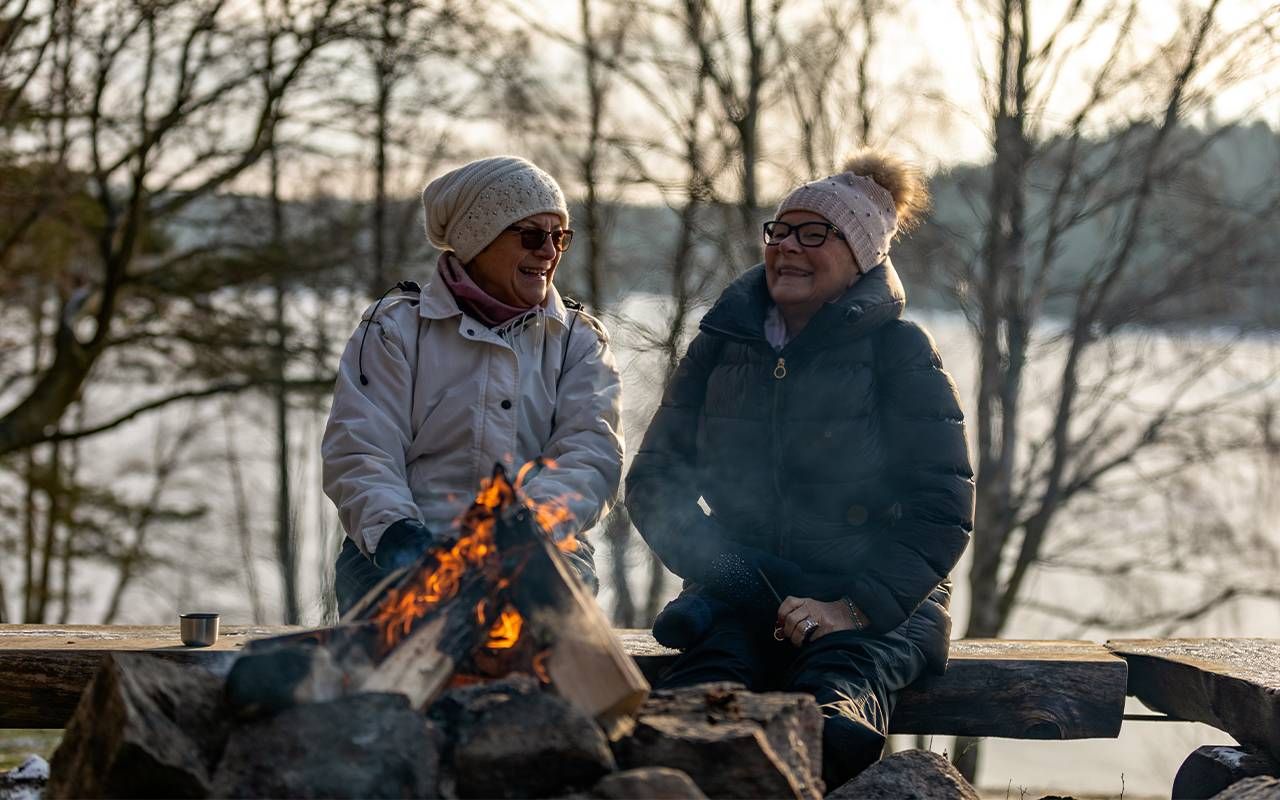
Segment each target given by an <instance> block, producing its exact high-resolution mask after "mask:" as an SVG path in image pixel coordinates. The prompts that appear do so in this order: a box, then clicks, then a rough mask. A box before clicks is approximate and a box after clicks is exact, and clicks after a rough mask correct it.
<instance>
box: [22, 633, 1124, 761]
mask: <svg viewBox="0 0 1280 800" xmlns="http://www.w3.org/2000/svg"><path fill="white" fill-rule="evenodd" d="M298 630H301V629H299V628H291V627H284V626H275V627H235V626H232V627H227V628H224V629H223V634H222V636H221V637H220V638H219V640H218V643H217V645H215V646H214V647H213V648H189V647H183V646H182V645H181V643H180V642H179V641H178V628H177V625H176V624H175V625H173V626H171V627H166V626H139V627H110V628H100V627H94V626H68V627H64V628H47V627H30V626H17V625H0V728H13V727H33V728H56V727H60V726H61V725H62V724H64V722H65V721H66V719H68V718H69V717H70V714H71V711H72V710H73V709H74V707H75V703H76V701H77V699H78V697H79V693H80V691H81V689H82V688H83V687H84V685H85V684H87V683H88V681H89V678H90V677H91V676H92V675H93V672H94V670H96V669H97V666H98V661H99V659H100V658H101V656H102V655H103V653H105V652H119V651H138V650H146V651H150V652H155V653H158V654H159V655H162V656H164V657H168V658H175V659H179V660H182V661H188V662H194V663H200V664H202V665H204V666H206V667H207V668H210V669H213V670H215V671H225V670H226V669H227V668H229V666H230V661H231V659H233V658H234V655H235V652H236V651H237V650H238V649H239V648H240V647H241V646H243V644H244V642H246V641H248V640H250V639H253V638H260V637H267V636H277V635H281V634H284V633H289V632H295V631H298ZM618 634H619V637H620V638H621V640H622V643H623V647H624V649H625V650H626V651H627V652H628V653H630V654H631V655H632V656H634V657H635V659H636V662H637V663H638V664H639V666H640V668H641V671H642V672H644V674H645V675H646V676H647V677H648V678H649V679H650V680H653V679H655V678H656V677H657V676H658V675H660V674H661V672H662V670H663V669H665V667H666V666H667V665H668V664H670V663H671V660H672V659H673V658H674V657H675V653H674V651H672V650H668V649H666V648H664V647H662V646H660V645H658V644H657V642H655V641H654V640H653V637H652V635H650V633H649V631H647V630H622V631H618ZM68 642H70V644H68ZM951 653H952V657H951V668H950V669H949V670H948V671H947V674H946V675H945V676H942V677H940V678H932V677H931V678H926V679H925V680H923V681H921V682H920V683H919V684H917V685H915V686H912V687H910V688H908V689H907V690H905V691H904V692H903V693H902V695H901V698H900V700H899V704H898V708H897V709H896V710H895V712H894V716H893V720H892V725H891V728H892V730H893V731H894V732H895V733H933V734H938V735H947V734H964V735H973V736H1003V737H1010V738H1039V739H1070V738H1088V737H1112V736H1115V735H1116V734H1117V732H1118V731H1119V729H1120V723H1121V719H1122V714H1123V710H1124V694H1125V687H1126V685H1127V680H1126V674H1127V668H1126V666H1125V662H1124V660H1123V659H1121V658H1119V657H1117V656H1114V655H1112V654H1111V653H1109V652H1108V651H1107V649H1106V648H1105V647H1103V646H1102V645H1099V644H1093V643H1089V642H1034V641H1001V640H987V641H983V640H962V641H957V642H953V643H952V650H951Z"/></svg>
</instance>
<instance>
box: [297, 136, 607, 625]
mask: <svg viewBox="0 0 1280 800" xmlns="http://www.w3.org/2000/svg"><path fill="white" fill-rule="evenodd" d="M422 201H423V205H424V207H425V209H426V226H427V235H428V238H429V239H430V240H431V243H432V244H433V245H435V246H436V247H438V248H440V249H441V250H442V251H443V252H442V253H441V255H440V259H439V262H438V264H437V269H436V272H435V274H434V275H433V276H432V278H431V280H430V281H429V282H428V283H427V284H426V285H425V286H424V287H422V288H421V289H420V290H419V289H418V288H417V287H416V286H415V285H413V284H409V283H401V284H398V288H400V289H401V291H400V293H398V294H394V295H392V296H390V297H387V298H386V299H385V300H383V301H381V302H380V303H375V304H374V306H373V307H372V308H371V309H370V310H369V311H368V312H366V313H365V315H364V318H363V319H362V320H361V324H360V325H359V326H358V327H357V329H356V331H355V333H354V334H353V335H352V337H351V340H350V341H349V342H348V343H347V348H346V351H345V352H344V353H343V356H342V361H341V364H340V365H339V368H338V380H337V385H336V386H335V388H334V396H333V407H332V410H331V412H330V414H329V422H328V425H327V427H326V428H325V433H324V440H323V443H322V446H321V453H322V455H323V457H324V488H325V493H326V494H328V496H329V498H330V499H331V500H333V502H334V504H335V505H336V506H337V508H338V516H339V519H340V520H341V522H342V526H343V528H344V530H345V531H346V533H347V538H346V540H345V542H344V543H343V547H342V552H341V553H340V554H339V556H338V560H337V565H336V569H337V574H336V580H335V588H336V593H337V596H338V609H339V611H340V612H344V613H345V611H346V610H347V609H348V608H350V607H351V605H353V604H354V603H355V602H356V601H357V600H359V599H360V598H361V597H362V596H363V595H364V594H365V593H366V592H367V591H368V590H370V589H371V588H372V587H373V586H374V585H375V584H376V583H377V582H378V581H379V580H381V579H382V577H383V576H385V574H386V573H387V572H388V571H389V570H391V569H394V568H395V567H397V566H400V565H402V564H405V563H408V562H409V561H411V560H412V559H414V558H417V557H418V556H419V555H420V554H421V553H422V552H423V550H424V549H425V548H427V547H428V546H429V545H430V544H431V542H432V537H433V534H439V533H443V532H445V531H447V530H449V528H450V527H451V525H452V522H453V520H454V519H456V518H457V516H458V515H459V513H460V512H461V511H463V510H464V509H465V508H466V507H467V505H468V504H469V503H470V501H471V500H472V498H473V497H474V496H475V492H476V490H477V488H478V487H479V485H480V481H481V479H482V478H484V477H487V476H488V475H490V474H491V473H492V470H493V465H494V464H495V463H502V464H505V465H506V466H507V467H508V469H515V468H518V467H519V466H520V465H522V464H523V463H525V462H527V461H531V460H533V459H534V458H537V457H539V456H542V457H544V458H546V459H550V460H552V461H554V466H547V467H544V468H543V469H542V470H541V471H540V472H538V473H537V474H536V475H534V476H533V477H531V478H529V479H528V480H526V482H525V484H524V492H525V494H526V495H527V496H529V497H530V498H531V499H532V500H534V501H545V500H551V499H559V500H561V501H563V502H566V503H567V504H568V506H569V510H570V511H571V512H572V513H573V516H574V519H573V521H572V523H569V524H566V526H564V527H562V528H561V529H559V530H557V531H555V532H554V533H555V535H556V536H558V537H559V536H566V535H569V534H571V533H572V534H576V535H577V537H578V539H579V542H580V546H579V548H578V550H577V552H575V553H571V554H567V555H566V558H568V559H569V560H570V563H571V564H572V565H573V566H574V567H575V568H576V569H577V570H578V573H579V574H580V575H582V577H583V578H584V580H585V581H586V582H587V583H588V585H590V586H591V587H592V588H593V589H594V588H595V587H596V585H597V584H596V579H595V574H594V573H595V568H594V564H593V562H592V557H591V553H592V550H591V546H590V544H589V543H588V542H587V540H586V538H585V536H584V535H583V531H584V530H585V529H587V528H589V527H591V526H592V525H593V524H594V523H595V522H596V521H597V520H598V519H599V518H600V517H601V515H602V514H604V513H605V511H606V510H607V508H608V506H609V504H610V503H611V502H612V501H613V499H614V497H615V495H616V493H617V488H618V482H619V478H620V475H621V469H622V431H621V388H622V387H621V381H620V379H619V376H618V369H617V366H616V364H615V362H614V358H613V354H612V352H611V351H610V350H609V344H608V340H607V337H606V334H605V331H604V328H603V327H602V326H601V325H600V323H599V322H597V321H596V320H595V319H593V318H592V317H590V316H588V315H587V314H585V313H584V312H583V311H582V310H581V309H580V308H578V307H576V305H574V306H573V307H570V306H568V305H566V303H565V301H564V300H563V299H562V298H561V297H560V295H559V293H558V292H557V291H556V289H555V287H554V286H553V285H552V279H553V278H554V275H555V269H556V265H557V264H558V263H559V261H560V256H561V254H562V253H563V252H564V251H565V249H566V248H568V246H569V242H570V241H571V239H572V237H573V232H572V231H571V230H569V213H568V208H567V206H566V204H565V200H564V194H563V193H562V192H561V191H560V187H559V186H558V185H557V184H556V182H555V180H553V179H552V178H551V176H550V175H548V174H547V173H545V172H543V171H542V170H541V169H539V168H538V167H536V166H534V165H533V164H531V163H529V162H528V161H525V160H523V159H519V158H514V157H508V156H503V157H497V158H486V159H481V160H479V161H474V162H472V163H470V164H467V165H465V166H463V167H460V168H458V169H455V170H453V171H451V172H448V173H446V174H444V175H442V176H440V177H439V178H436V179H435V180H434V181H432V182H431V183H430V184H428V186H427V187H426V189H424V190H423V192H422Z"/></svg>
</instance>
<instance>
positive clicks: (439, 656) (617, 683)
mask: <svg viewBox="0 0 1280 800" xmlns="http://www.w3.org/2000/svg"><path fill="white" fill-rule="evenodd" d="M522 475H523V471H522ZM518 487H519V481H517V483H515V484H512V483H511V482H510V481H509V480H508V479H507V476H506V473H505V471H504V470H503V469H502V468H501V467H500V466H499V467H496V468H495V470H494V474H493V477H492V478H490V479H488V480H486V481H485V482H484V484H483V485H482V487H481V490H480V492H479V494H478V495H477V497H476V499H475V502H474V503H472V505H471V507H470V508H469V509H468V510H467V512H466V513H465V514H464V515H463V516H462V518H461V519H460V520H459V522H458V526H457V536H456V538H454V539H452V540H450V541H448V542H445V543H444V544H443V545H441V546H439V547H436V548H434V549H433V550H432V551H430V552H428V553H426V554H424V555H423V557H422V558H421V559H420V560H419V561H418V562H417V563H415V564H412V565H410V566H408V567H406V568H404V569H402V570H400V571H398V572H396V573H394V574H392V575H390V576H388V578H387V579H386V580H385V581H384V582H383V583H382V584H381V585H380V586H379V587H377V588H375V589H374V590H373V591H371V592H370V593H369V595H367V596H366V597H365V598H363V599H362V600H361V601H360V602H358V603H357V604H356V605H355V606H354V607H353V608H352V609H351V610H350V611H349V612H348V613H347V615H346V616H344V617H343V619H342V621H341V622H340V624H339V625H338V626H337V627H335V628H330V629H326V630H321V631H311V632H306V633H303V634H296V635H293V636H289V637H280V638H277V639H271V640H259V641H257V642H254V643H252V644H251V645H250V646H249V647H248V648H246V653H245V655H244V656H242V657H241V659H239V660H238V661H237V663H236V665H235V666H234V667H233V668H232V671H231V675H230V676H229V677H228V698H229V700H230V703H231V705H232V707H233V708H234V709H235V710H236V712H237V714H238V715H239V716H242V717H243V716H250V717H251V716H254V715H258V714H262V713H273V712H277V711H279V710H281V709H283V708H287V707H289V706H290V705H292V704H296V703H300V702H320V701H328V700H333V699H335V698H337V697H341V696H343V695H346V694H351V693H354V692H360V691H366V692H398V693H400V694H404V695H406V696H407V697H408V698H409V700H410V703H411V704H412V706H413V707H414V708H418V709H422V708H425V707H426V706H427V705H429V704H430V703H431V702H432V701H433V700H434V699H435V698H436V697H437V696H439V694H440V693H441V692H442V691H443V690H444V689H445V688H446V687H448V686H449V685H459V684H466V683H469V682H474V681H478V680H490V679H493V678H498V677H502V676H503V675H506V674H509V673H512V672H521V673H526V674H532V675H536V676H537V677H538V678H539V679H540V680H541V681H542V682H543V683H547V684H551V686H552V687H553V688H554V689H555V690H556V691H557V692H558V693H560V694H561V695H562V696H563V697H565V698H566V699H567V700H569V701H570V702H571V703H573V704H574V705H575V706H577V707H578V708H580V709H582V710H583V711H585V712H587V713H588V714H590V715H592V716H594V717H595V718H596V719H597V721H599V722H600V724H601V725H602V726H603V727H604V728H605V730H606V731H607V732H609V734H610V736H611V737H616V736H618V735H620V734H621V733H622V732H623V731H624V730H625V727H626V720H627V719H628V715H630V714H631V712H633V711H634V710H635V709H636V708H638V707H639V706H640V704H641V703H643V702H644V699H645V697H647V695H648V690H649V685H648V683H647V682H646V681H645V679H644V676H643V675H642V674H641V673H640V670H639V668H638V667H637V666H636V664H635V662H634V661H633V660H632V659H631V657H630V656H628V655H627V654H626V652H625V651H624V650H623V648H622V645H621V643H620V642H619V641H618V639H617V637H616V636H615V635H614V633H613V630H612V628H611V626H610V625H609V622H608V620H607V619H605V617H604V615H603V613H602V612H601V611H600V609H599V607H598V606H597V605H596V603H595V599H594V598H593V597H592V596H591V594H590V592H588V591H587V589H586V588H585V587H584V586H583V585H582V582H581V580H580V579H579V578H578V577H577V575H575V574H574V573H573V571H572V570H570V569H569V568H568V567H567V566H566V565H565V563H564V561H563V559H562V558H561V557H560V554H559V553H558V552H557V551H558V549H560V548H564V549H571V548H573V547H574V546H576V543H575V542H574V540H573V539H572V537H570V538H569V539H568V540H566V541H563V542H561V543H559V544H556V543H554V542H552V540H551V537H550V535H549V533H548V532H547V531H548V528H549V527H553V526H554V525H555V524H556V523H557V522H558V521H561V520H562V519H563V518H564V515H565V514H566V513H567V512H566V511H565V510H564V509H563V508H562V507H560V506H558V505H557V504H554V503H552V504H547V505H543V506H536V505H532V504H530V503H528V502H527V501H526V500H524V499H523V498H522V497H521V496H520V494H519V491H518Z"/></svg>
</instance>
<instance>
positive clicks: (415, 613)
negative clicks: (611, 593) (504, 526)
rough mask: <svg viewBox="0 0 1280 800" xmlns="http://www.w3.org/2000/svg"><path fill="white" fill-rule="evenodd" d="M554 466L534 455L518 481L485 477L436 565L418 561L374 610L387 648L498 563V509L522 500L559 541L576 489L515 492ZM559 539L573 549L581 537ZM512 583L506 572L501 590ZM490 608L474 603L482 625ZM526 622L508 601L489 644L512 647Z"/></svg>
mask: <svg viewBox="0 0 1280 800" xmlns="http://www.w3.org/2000/svg"><path fill="white" fill-rule="evenodd" d="M555 466H556V462H555V461H553V460H551V459H534V460H533V461H530V462H528V463H526V464H525V465H524V466H522V467H521V468H520V470H519V472H518V473H517V475H516V480H515V482H514V483H511V482H509V481H508V480H507V478H506V475H505V473H504V472H502V471H501V470H497V471H495V473H494V475H493V477H490V478H486V479H484V480H483V481H481V484H480V491H479V492H478V493H477V494H476V498H475V501H474V502H472V504H471V506H470V507H469V508H467V510H466V511H465V512H463V513H462V514H461V515H460V516H459V518H458V519H457V520H455V524H456V525H457V527H458V529H459V530H460V531H462V532H463V535H462V536H461V537H460V538H459V539H458V540H457V541H456V542H455V543H454V544H453V545H452V546H451V547H450V548H449V549H448V550H443V549H441V550H437V551H436V552H435V553H434V561H435V564H434V565H431V564H430V563H428V564H423V565H420V566H419V567H418V572H417V574H415V575H414V576H413V577H412V578H411V579H410V580H408V581H406V582H404V583H403V584H402V585H401V586H400V587H398V588H395V589H392V590H391V591H390V592H388V593H387V597H386V598H385V599H384V600H383V601H382V603H381V604H380V605H379V607H378V610H377V612H375V614H374V615H373V620H374V622H376V623H377V624H378V625H379V627H380V630H381V633H382V640H383V645H384V647H385V648H386V650H390V649H392V648H394V647H395V646H396V645H397V644H399V642H400V641H401V640H403V639H404V637H406V636H408V635H409V633H410V631H411V630H412V629H413V626H414V624H415V623H416V622H417V621H418V620H420V619H422V618H423V617H425V616H426V615H427V614H429V613H431V611H432V610H433V609H435V608H436V607H437V606H439V605H440V604H441V603H445V602H448V601H449V600H451V599H452V598H453V597H455V596H456V595H457V593H458V590H459V589H460V588H461V585H462V580H463V577H464V576H465V575H466V574H467V573H468V572H470V571H472V570H476V569H484V568H485V567H486V565H490V566H491V565H493V564H494V563H495V562H494V559H493V558H492V556H493V555H494V554H495V553H496V552H497V548H496V546H495V543H494V538H493V536H494V527H495V525H496V512H497V511H498V510H499V509H502V508H505V507H507V506H509V505H511V504H512V503H515V502H522V503H523V504H524V505H525V507H527V508H528V509H529V510H530V511H531V512H532V514H533V517H534V520H535V521H536V522H537V523H538V525H539V526H540V527H541V528H542V530H543V531H544V532H546V533H547V534H548V536H550V537H551V538H552V539H553V541H555V539H554V530H555V528H556V527H557V526H561V525H564V524H565V523H567V522H571V521H572V520H573V519H574V515H573V513H572V512H571V511H570V510H569V505H568V502H567V500H568V499H572V498H574V497H576V495H567V496H566V497H560V498H553V499H551V500H545V501H540V502H535V501H533V500H530V499H528V498H525V497H522V496H520V494H519V493H518V492H517V490H518V489H519V488H520V487H521V486H522V485H523V483H524V481H525V479H526V478H528V477H529V475H530V473H531V472H532V471H533V470H534V469H535V468H537V467H550V468H555ZM555 544H556V547H558V548H559V549H560V550H561V551H564V552H573V551H574V550H576V549H577V548H578V540H577V538H576V537H575V536H574V535H573V534H569V535H567V536H565V537H564V538H562V539H560V540H558V541H555ZM509 586H510V580H509V579H508V578H505V577H504V578H502V579H500V580H499V581H498V582H497V591H498V592H501V591H503V590H505V589H507V588H508V587H509ZM487 611H488V609H487V608H486V601H481V602H480V603H478V604H477V605H476V607H475V615H476V621H477V624H478V625H485V624H486V623H487V621H488V620H487V617H488V614H487ZM523 622H524V620H523V619H522V618H521V617H520V614H519V612H517V611H515V610H514V609H512V608H510V607H508V608H506V609H504V610H503V612H502V614H501V615H500V616H499V618H498V619H497V620H496V621H495V622H494V623H493V625H492V627H491V628H490V630H489V640H488V643H487V645H486V646H487V647H489V648H491V649H505V648H510V647H513V646H514V645H515V644H516V642H517V641H518V639H519V637H520V631H521V628H522V626H523Z"/></svg>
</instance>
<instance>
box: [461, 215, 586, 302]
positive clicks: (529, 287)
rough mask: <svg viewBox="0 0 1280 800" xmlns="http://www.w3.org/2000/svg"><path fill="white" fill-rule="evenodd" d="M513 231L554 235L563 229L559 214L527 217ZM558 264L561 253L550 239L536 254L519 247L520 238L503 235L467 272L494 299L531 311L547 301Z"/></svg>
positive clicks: (544, 240) (489, 246)
mask: <svg viewBox="0 0 1280 800" xmlns="http://www.w3.org/2000/svg"><path fill="white" fill-rule="evenodd" d="M513 227H516V228H538V229H540V230H544V231H554V230H559V229H560V228H561V227H563V226H562V224H561V220H560V215H559V214H551V213H547V214H534V215H533V216H532V217H525V218H524V219H522V220H520V221H519V222H517V223H515V224H514V226H513ZM559 262H560V251H559V250H557V249H556V248H555V245H553V244H552V243H551V237H550V236H548V237H547V238H545V239H543V241H542V246H541V247H539V248H538V249H537V250H526V249H525V248H524V247H521V246H520V234H518V233H515V232H513V231H503V232H502V233H500V234H498V238H497V239H494V240H493V241H492V242H490V243H489V244H488V246H487V247H485V249H483V250H481V251H480V252H479V253H478V254H477V255H476V257H475V258H473V259H472V260H471V263H469V264H467V265H466V268H467V273H468V274H470V275H471V279H472V280H474V281H475V282H476V285H477V286H479V287H480V288H481V289H483V290H484V291H485V292H486V293H487V294H488V295H489V296H490V297H492V298H493V299H495V300H498V301H500V302H503V303H506V304H507V305H509V306H515V307H516V308H532V307H533V306H536V305H541V304H542V301H543V300H545V299H546V297H547V292H548V291H549V290H550V289H551V279H552V277H553V276H554V275H555V271H556V264H558V263H559Z"/></svg>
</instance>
